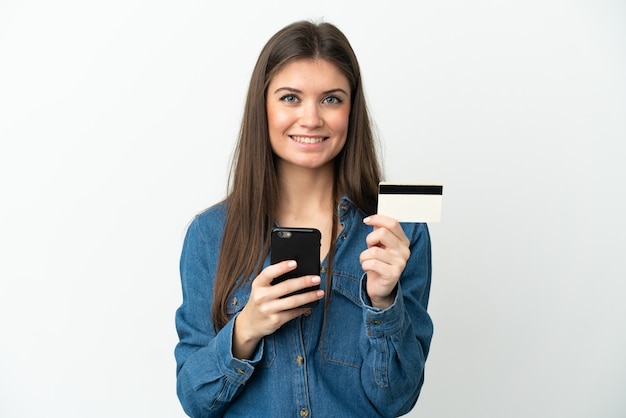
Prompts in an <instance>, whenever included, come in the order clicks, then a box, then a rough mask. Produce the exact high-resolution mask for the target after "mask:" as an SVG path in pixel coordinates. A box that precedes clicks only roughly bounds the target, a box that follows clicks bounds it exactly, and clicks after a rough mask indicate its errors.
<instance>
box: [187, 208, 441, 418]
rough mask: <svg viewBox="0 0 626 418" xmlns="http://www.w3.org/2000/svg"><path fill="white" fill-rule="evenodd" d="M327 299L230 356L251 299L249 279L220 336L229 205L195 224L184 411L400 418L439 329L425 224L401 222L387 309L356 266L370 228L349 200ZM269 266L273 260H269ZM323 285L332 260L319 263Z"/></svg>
mask: <svg viewBox="0 0 626 418" xmlns="http://www.w3.org/2000/svg"><path fill="white" fill-rule="evenodd" d="M338 211H339V221H340V223H341V226H342V230H341V232H340V234H339V236H338V237H337V242H336V247H335V251H336V253H335V257H334V261H333V273H332V274H333V280H332V292H328V291H326V295H325V298H327V297H330V304H329V307H328V312H327V319H326V325H325V328H324V330H323V332H322V323H323V313H324V303H323V300H322V301H320V302H321V303H319V304H318V305H317V306H316V307H315V308H313V309H312V310H311V313H310V314H309V315H304V316H301V317H299V318H296V319H294V320H292V321H290V322H288V323H286V324H285V325H283V326H282V327H281V328H280V329H279V330H278V331H276V332H275V333H274V334H272V335H269V336H266V337H265V338H264V339H263V340H262V341H261V342H260V343H259V345H258V347H257V349H256V352H255V354H254V356H253V358H252V359H251V360H239V359H237V358H234V357H233V355H232V337H233V323H234V318H235V317H236V316H237V314H238V313H239V312H240V311H241V309H242V308H243V307H244V306H245V305H246V302H247V300H248V297H249V294H250V284H251V281H252V279H253V278H252V277H251V278H250V279H249V280H248V281H247V282H246V283H245V285H244V286H242V287H240V288H239V289H237V290H236V291H235V292H234V294H233V295H232V298H231V301H230V303H229V305H228V307H229V308H228V313H229V315H230V316H231V320H230V321H229V322H228V323H227V324H226V326H225V327H224V328H222V329H221V330H219V332H217V333H216V332H215V331H214V329H213V323H212V320H211V305H212V303H213V280H214V275H215V269H216V264H217V260H218V256H219V249H220V243H221V239H222V233H223V227H224V219H225V206H224V204H223V203H220V204H217V205H215V206H213V207H211V208H209V209H208V210H206V211H205V212H203V213H201V214H199V215H198V216H196V217H195V219H194V220H193V222H192V223H191V224H190V226H189V227H188V230H187V235H186V237H185V242H184V245H183V250H182V256H181V260H180V273H181V281H182V291H183V302H182V304H181V306H180V308H178V310H177V311H176V329H177V331H178V336H179V342H178V344H177V345H176V349H175V357H176V362H177V392H178V397H179V399H180V402H181V404H182V406H183V409H184V410H185V412H186V413H187V414H188V415H189V416H191V417H194V418H199V417H222V416H223V417H251V416H254V417H323V418H328V417H395V416H399V415H403V414H406V413H407V412H409V411H410V410H411V408H412V407H413V406H414V405H415V402H416V401H417V398H418V396H419V392H420V389H421V387H422V383H423V379H424V363H425V361H426V357H427V355H428V350H429V346H430V341H431V338H432V334H433V326H432V322H431V319H430V316H429V314H428V313H427V311H426V307H427V304H428V297H429V292H430V281H431V247H430V237H429V233H428V228H427V226H426V224H402V227H403V229H404V232H405V234H406V235H407V237H408V238H409V240H410V250H411V256H410V258H409V261H408V262H407V265H406V268H405V270H404V272H403V273H402V276H401V277H400V281H399V285H398V289H397V296H396V299H395V301H394V303H393V304H392V305H391V306H390V307H388V308H387V309H384V310H380V309H377V308H374V307H372V306H370V302H369V298H368V296H367V293H366V291H365V282H366V280H367V275H366V274H365V273H364V272H363V270H362V268H361V264H360V262H359V255H360V253H361V252H362V251H363V250H365V249H366V248H367V245H366V242H365V237H366V236H367V234H368V233H369V232H371V230H372V228H371V227H370V226H367V225H365V224H364V223H363V222H362V220H363V218H364V217H365V214H364V213H363V212H362V211H361V210H359V209H358V208H357V207H356V206H355V205H354V204H353V203H352V202H351V201H350V200H349V199H347V198H346V197H344V198H343V199H342V201H341V203H340V205H339V207H338ZM268 264H269V256H268V258H267V259H266V260H265V266H267V265H268ZM321 270H322V273H321V278H322V281H321V285H322V288H324V287H325V275H326V261H324V262H323V263H322V266H321Z"/></svg>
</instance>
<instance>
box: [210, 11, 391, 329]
mask: <svg viewBox="0 0 626 418" xmlns="http://www.w3.org/2000/svg"><path fill="white" fill-rule="evenodd" d="M298 59H323V60H326V61H328V62H331V63H333V64H334V65H336V66H337V68H338V69H339V70H340V71H341V72H342V73H343V74H344V75H345V77H346V78H347V79H348V82H349V83H350V88H351V111H350V120H349V128H348V137H347V140H346V144H345V146H344V148H343V150H342V151H341V152H340V153H339V154H338V155H337V157H336V158H335V186H334V189H335V192H336V196H337V195H338V194H345V195H347V196H348V197H349V198H350V199H351V200H352V202H354V204H356V205H357V206H358V207H359V208H360V209H361V210H363V211H364V212H365V213H367V214H371V213H374V212H375V211H376V196H377V188H378V182H379V180H380V165H379V161H378V157H377V153H376V142H375V139H374V136H373V133H372V128H371V125H370V118H369V113H368V110H367V106H366V104H365V97H364V93H363V87H362V85H361V72H360V69H359V64H358V61H357V58H356V55H355V54H354V51H353V50H352V47H351V46H350V43H349V42H348V40H347V38H346V37H345V35H344V34H343V33H342V32H341V31H340V30H339V29H338V28H337V27H336V26H334V25H332V24H330V23H325V22H322V23H313V22H309V21H300V22H295V23H292V24H290V25H288V26H286V27H284V28H283V29H281V30H280V31H278V32H277V33H276V34H275V35H274V36H272V38H270V40H269V41H268V42H267V44H266V45H265V46H264V47H263V49H262V51H261V54H260V55H259V58H258V60H257V63H256V65H255V67H254V70H253V72H252V77H251V79H250V85H249V88H248V95H247V99H246V104H245V107H244V114H243V120H242V124H241V129H240V132H239V139H238V142H237V146H236V148H235V153H234V156H233V160H232V166H231V172H230V177H229V192H228V196H227V198H226V201H225V202H226V221H225V225H224V235H223V237H222V244H221V251H220V256H219V260H218V265H217V271H216V275H215V285H214V289H213V297H214V301H213V311H212V316H213V323H214V326H215V329H216V330H219V329H221V328H222V327H224V325H225V324H226V323H227V322H228V320H229V317H228V314H227V311H226V307H227V303H228V300H229V299H230V296H231V294H232V292H233V291H234V290H235V289H236V288H237V287H238V286H240V285H241V284H243V283H244V282H245V281H246V280H247V279H248V278H249V277H250V276H251V275H253V274H254V275H256V274H258V273H259V272H260V270H261V268H262V265H263V261H264V260H265V257H266V256H267V253H268V251H269V240H268V237H269V231H270V230H271V228H272V226H273V225H274V220H275V217H276V209H277V204H276V203H277V202H278V193H279V192H278V182H277V178H276V167H275V164H274V154H273V152H272V149H271V146H270V140H269V133H268V124H267V114H266V107H265V103H266V102H265V100H266V92H267V87H268V85H269V83H270V81H271V80H272V78H273V77H274V75H275V74H277V73H278V72H279V71H280V70H281V69H282V68H284V66H285V65H286V64H288V63H290V62H292V61H294V60H298ZM336 217H337V215H336V214H334V218H335V220H336ZM333 223H335V222H333ZM333 231H334V229H333ZM333 233H334V232H333ZM334 241H335V237H332V238H331V249H330V252H329V257H330V258H329V266H328V267H329V269H328V273H327V277H328V278H330V277H332V275H331V274H330V273H331V270H330V267H331V266H330V261H331V260H332V252H333V250H334ZM327 283H330V281H329V280H327ZM327 292H328V294H329V295H330V287H328V291H327Z"/></svg>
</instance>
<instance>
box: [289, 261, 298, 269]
mask: <svg viewBox="0 0 626 418" xmlns="http://www.w3.org/2000/svg"><path fill="white" fill-rule="evenodd" d="M296 264H297V263H296V262H295V261H294V260H289V261H288V262H287V266H288V267H295V266H296Z"/></svg>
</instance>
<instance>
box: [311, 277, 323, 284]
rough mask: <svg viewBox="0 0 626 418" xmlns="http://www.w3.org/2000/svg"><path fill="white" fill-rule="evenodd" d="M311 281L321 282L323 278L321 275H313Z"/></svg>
mask: <svg viewBox="0 0 626 418" xmlns="http://www.w3.org/2000/svg"><path fill="white" fill-rule="evenodd" d="M311 281H312V282H313V283H319V282H321V281H322V279H321V278H320V276H313V277H311Z"/></svg>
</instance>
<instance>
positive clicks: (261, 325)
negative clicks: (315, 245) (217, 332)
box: [233, 260, 324, 359]
mask: <svg viewBox="0 0 626 418" xmlns="http://www.w3.org/2000/svg"><path fill="white" fill-rule="evenodd" d="M296 267H297V263H296V262H295V261H294V260H286V261H281V262H279V263H276V264H272V265H270V266H268V267H266V268H265V269H263V271H261V273H260V274H259V275H258V276H257V277H256V278H255V279H254V280H253V281H252V287H251V291H250V298H249V299H248V303H247V304H246V306H245V307H244V308H243V309H242V310H241V312H240V313H239V315H238V316H237V318H236V319H235V329H234V332H233V355H234V356H235V357H236V358H240V359H250V358H251V357H252V355H253V354H254V351H255V349H256V346H257V345H258V343H259V341H261V339H262V338H263V337H265V336H266V335H270V334H272V333H274V332H275V331H276V330H277V329H279V328H280V327H281V326H283V325H284V324H285V323H287V322H289V321H291V320H292V319H294V318H297V317H298V316H300V315H303V314H304V313H306V312H307V311H309V310H310V308H309V307H303V305H308V304H312V303H314V302H316V301H318V300H320V299H321V298H323V297H324V291H323V290H319V289H316V290H312V291H309V292H305V293H296V294H292V293H294V292H298V291H302V290H303V289H306V288H310V287H314V286H318V285H319V284H320V277H319V276H317V275H308V276H302V277H297V278H293V279H289V280H284V281H282V282H280V283H277V284H274V285H272V281H274V280H275V279H276V278H277V277H280V276H281V275H283V274H285V273H288V272H290V271H292V270H294V269H295V268H296ZM286 295H289V296H286Z"/></svg>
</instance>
